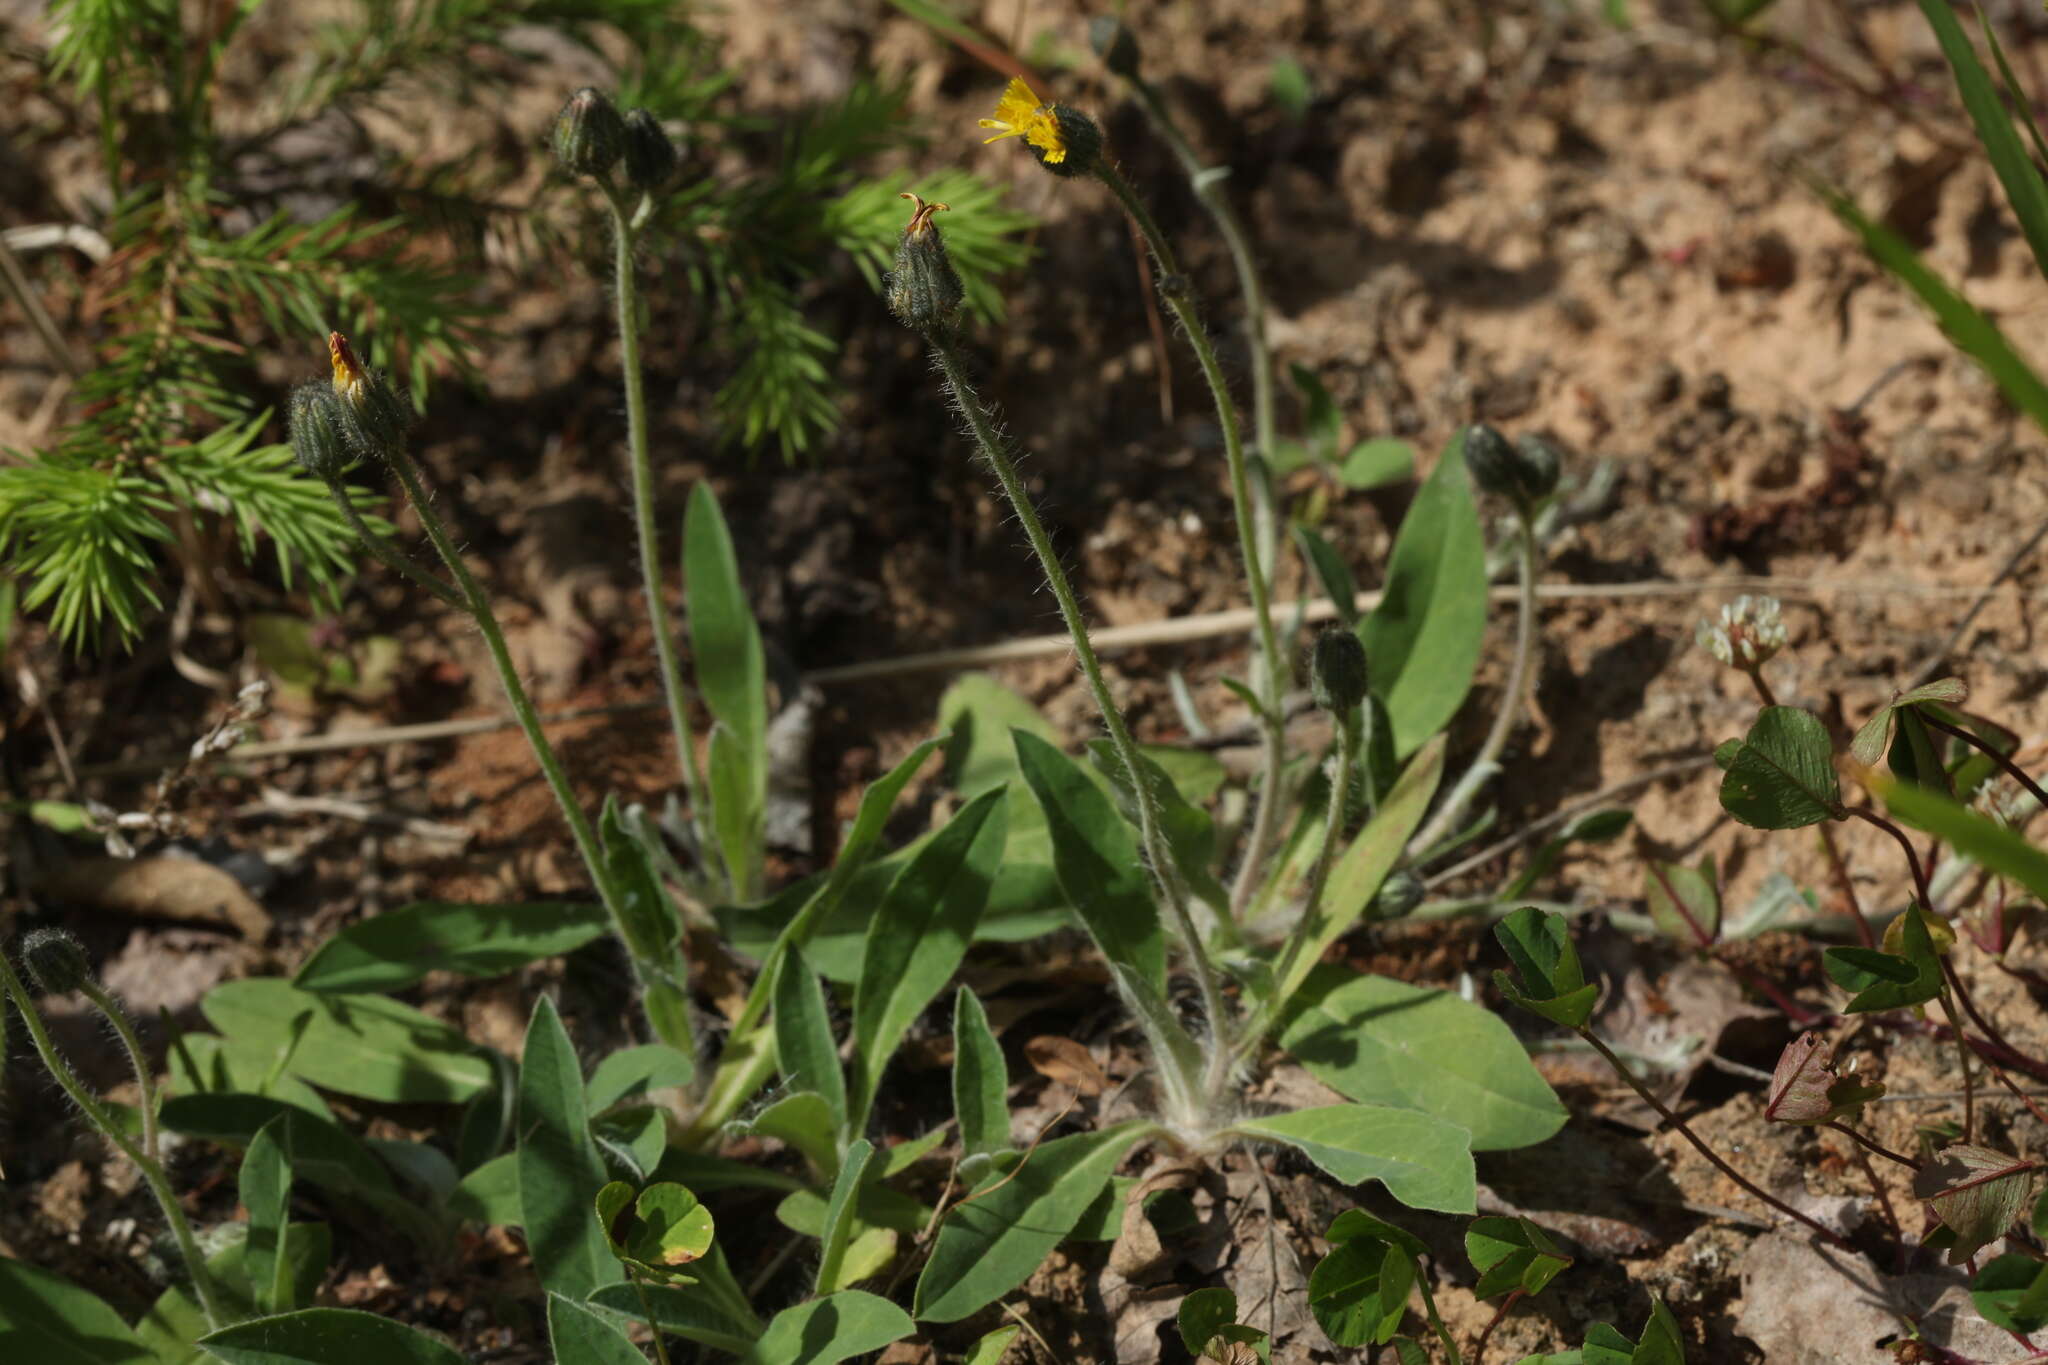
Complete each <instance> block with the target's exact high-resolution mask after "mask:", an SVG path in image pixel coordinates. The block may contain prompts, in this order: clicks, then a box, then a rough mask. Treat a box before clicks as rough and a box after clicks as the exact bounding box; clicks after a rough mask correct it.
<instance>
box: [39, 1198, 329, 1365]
mask: <svg viewBox="0 0 2048 1365" xmlns="http://www.w3.org/2000/svg"><path fill="white" fill-rule="evenodd" d="M333 1249H334V1234H333V1232H332V1231H331V1230H330V1229H329V1228H328V1226H327V1225H326V1224H325V1223H293V1224H290V1225H289V1226H288V1227H286V1228H285V1229H284V1236H283V1239H282V1245H281V1247H280V1250H279V1256H278V1262H279V1269H278V1270H276V1271H273V1274H281V1275H282V1276H283V1288H282V1289H281V1290H280V1292H279V1295H278V1297H279V1298H280V1299H283V1300H287V1301H289V1303H290V1304H298V1303H307V1302H310V1301H311V1300H312V1298H313V1296H314V1295H315V1294H317V1293H318V1292H319V1291H320V1285H321V1282H322V1281H323V1280H325V1279H326V1277H327V1263H328V1259H329V1257H330V1254H331V1253H332V1252H333ZM206 1268H207V1269H208V1270H210V1271H212V1272H213V1282H214V1286H215V1288H217V1289H218V1290H219V1291H220V1296H221V1298H222V1300H223V1301H224V1302H225V1303H226V1305H227V1309H226V1311H227V1312H228V1313H229V1314H230V1315H231V1320H239V1319H241V1318H244V1317H255V1316H257V1315H258V1310H257V1307H256V1286H255V1285H253V1284H251V1283H250V1277H249V1263H248V1242H247V1241H246V1240H244V1241H241V1242H234V1243H230V1244H229V1245H228V1246H227V1247H226V1248H224V1249H223V1250H221V1251H218V1252H215V1253H214V1254H213V1255H211V1256H209V1257H207V1258H206ZM5 1320H6V1314H5V1313H4V1312H0V1322H4V1321H5ZM212 1330H213V1327H212V1325H211V1324H209V1323H208V1322H207V1320H206V1313H205V1311H204V1310H202V1309H201V1308H200V1306H199V1301H198V1300H197V1299H195V1298H193V1297H192V1294H191V1291H190V1290H189V1289H188V1288H187V1287H186V1286H184V1285H173V1286H172V1287H171V1288H169V1289H166V1290H165V1291H164V1292H163V1293H162V1294H160V1295H158V1296H157V1300H156V1302H155V1303H153V1304H151V1305H150V1308H149V1311H148V1312H147V1313H145V1314H143V1315H142V1317H141V1318H140V1319H138V1320H137V1321H136V1324H135V1335H136V1336H137V1337H138V1338H139V1339H140V1340H141V1341H142V1344H143V1345H144V1346H146V1347H148V1348H149V1349H150V1351H151V1352H152V1353H153V1355H152V1357H151V1365H205V1362H206V1361H208V1360H209V1359H211V1357H210V1356H208V1355H207V1354H206V1352H205V1351H203V1350H202V1349H201V1348H200V1346H199V1344H198V1343H199V1338H201V1337H203V1336H205V1335H206V1334H207V1333H208V1332H211V1331H212Z"/></svg>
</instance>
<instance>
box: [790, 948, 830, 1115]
mask: <svg viewBox="0 0 2048 1365" xmlns="http://www.w3.org/2000/svg"><path fill="white" fill-rule="evenodd" d="M775 1056H776V1066H777V1069H778V1070H780V1071H781V1072H782V1079H783V1080H784V1082H786V1083H787V1085H788V1086H789V1088H790V1089H791V1090H799V1091H801V1090H808V1091H811V1092H812V1093H814V1094H816V1095H819V1096H821V1097H823V1099H824V1101H825V1104H826V1106H827V1107H828V1108H829V1109H830V1110H831V1115H832V1131H833V1132H834V1133H837V1132H840V1131H842V1130H844V1129H845V1127H846V1073H845V1072H843V1071H841V1070H840V1068H839V1042H838V1040H837V1039H836V1038H834V1037H833V1036H832V1016H831V1015H830V1013H829V1012H827V1010H826V1008H825V988H824V984H823V983H822V982H820V981H819V980H818V974H817V973H816V972H814V971H812V970H811V964H810V963H809V962H807V961H805V960H804V955H803V951H802V950H801V949H791V950H790V952H789V954H788V956H786V957H785V958H784V959H783V961H782V971H781V972H780V973H779V974H778V975H777V976H776V978H775Z"/></svg>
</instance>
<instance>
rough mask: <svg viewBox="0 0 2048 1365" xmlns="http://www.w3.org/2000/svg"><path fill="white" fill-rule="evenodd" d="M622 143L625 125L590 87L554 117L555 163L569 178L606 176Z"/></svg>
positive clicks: (571, 97)
mask: <svg viewBox="0 0 2048 1365" xmlns="http://www.w3.org/2000/svg"><path fill="white" fill-rule="evenodd" d="M625 141H626V124H625V121H624V120H623V119H621V118H620V117H619V111H618V110H617V109H615V108H613V107H612V102H611V101H610V100H608V99H606V98H605V97H604V96H603V95H602V94H600V93H599V92H598V91H596V90H594V89H592V88H591V87H590V86H587V85H586V86H584V87H583V88H582V89H581V90H578V91H577V92H576V93H575V94H573V95H571V96H569V102H568V103H567V104H565V105H563V106H562V112H561V113H559V114H557V115H555V160H557V161H559V162H561V163H562V169H563V170H565V171H567V172H569V174H571V175H590V176H599V177H602V176H605V175H608V174H610V173H611V169H612V166H613V165H614V164H616V163H617V161H618V159H619V154H620V152H621V151H623V150H624V147H625Z"/></svg>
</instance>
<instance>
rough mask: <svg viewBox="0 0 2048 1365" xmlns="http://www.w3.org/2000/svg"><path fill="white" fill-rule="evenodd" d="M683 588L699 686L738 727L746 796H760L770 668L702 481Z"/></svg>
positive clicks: (720, 519) (720, 518) (688, 528)
mask: <svg viewBox="0 0 2048 1365" xmlns="http://www.w3.org/2000/svg"><path fill="white" fill-rule="evenodd" d="M683 592H684V597H685V599H686V601H687V604H688V606H689V611H690V652H691V656H692V662H693V664H694V666H695V668H696V673H697V688H698V690H699V691H700V692H702V693H703V694H704V704H705V705H706V706H708V707H710V708H711V714H712V715H713V716H715V717H716V718H717V719H718V721H719V723H720V724H722V725H724V726H725V727H726V728H727V729H729V730H731V731H732V734H733V739H734V742H735V743H736V744H737V746H738V750H737V758H736V761H737V762H738V764H739V765H740V767H741V770H742V772H743V773H744V775H745V781H746V785H745V791H746V793H747V799H748V800H749V802H750V803H754V804H758V802H759V800H760V794H761V793H763V792H765V791H766V790H767V783H768V772H767V739H768V668H767V663H766V661H765V658H764V656H763V654H762V651H761V631H760V627H758V626H756V625H755V624H754V613H753V611H752V609H751V608H749V607H748V605H747V594H746V589H745V588H744V587H743V586H742V585H741V583H740V566H739V559H738V557H737V556H736V555H734V553H733V547H732V533H731V532H730V531H729V530H727V529H726V524H725V513H724V512H723V511H721V510H720V509H719V506H718V496H717V494H715V493H713V492H712V491H711V487H710V485H709V484H706V483H702V482H700V483H698V485H697V486H696V487H695V488H692V489H691V490H690V507H689V511H688V512H687V513H686V514H685V517H684V523H683Z"/></svg>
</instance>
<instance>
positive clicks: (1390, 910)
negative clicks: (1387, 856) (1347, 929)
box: [1365, 872, 1429, 920]
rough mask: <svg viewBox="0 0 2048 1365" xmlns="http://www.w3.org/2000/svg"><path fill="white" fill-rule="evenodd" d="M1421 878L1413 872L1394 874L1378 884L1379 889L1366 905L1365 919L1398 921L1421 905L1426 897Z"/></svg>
mask: <svg viewBox="0 0 2048 1365" xmlns="http://www.w3.org/2000/svg"><path fill="white" fill-rule="evenodd" d="M1428 894H1429V892H1428V888H1427V887H1425V886H1423V884H1422V878H1420V877H1418V876H1416V875H1415V874H1414V873H1413V872H1396V873H1394V874H1393V875H1392V876H1390V877H1388V878H1387V879H1386V880H1385V881H1383V882H1381V883H1380V889H1379V891H1378V892H1376V893H1375V894H1374V896H1373V898H1372V899H1371V900H1370V901H1368V902H1367V903H1366V907H1365V917H1366V918H1367V919H1368V920H1383V919H1399V918H1401V916H1403V915H1405V914H1407V913H1408V912H1409V911H1410V910H1413V909H1414V908H1415V907H1416V906H1418V905H1420V904H1422V898H1423V897H1424V896H1426V895H1428Z"/></svg>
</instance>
